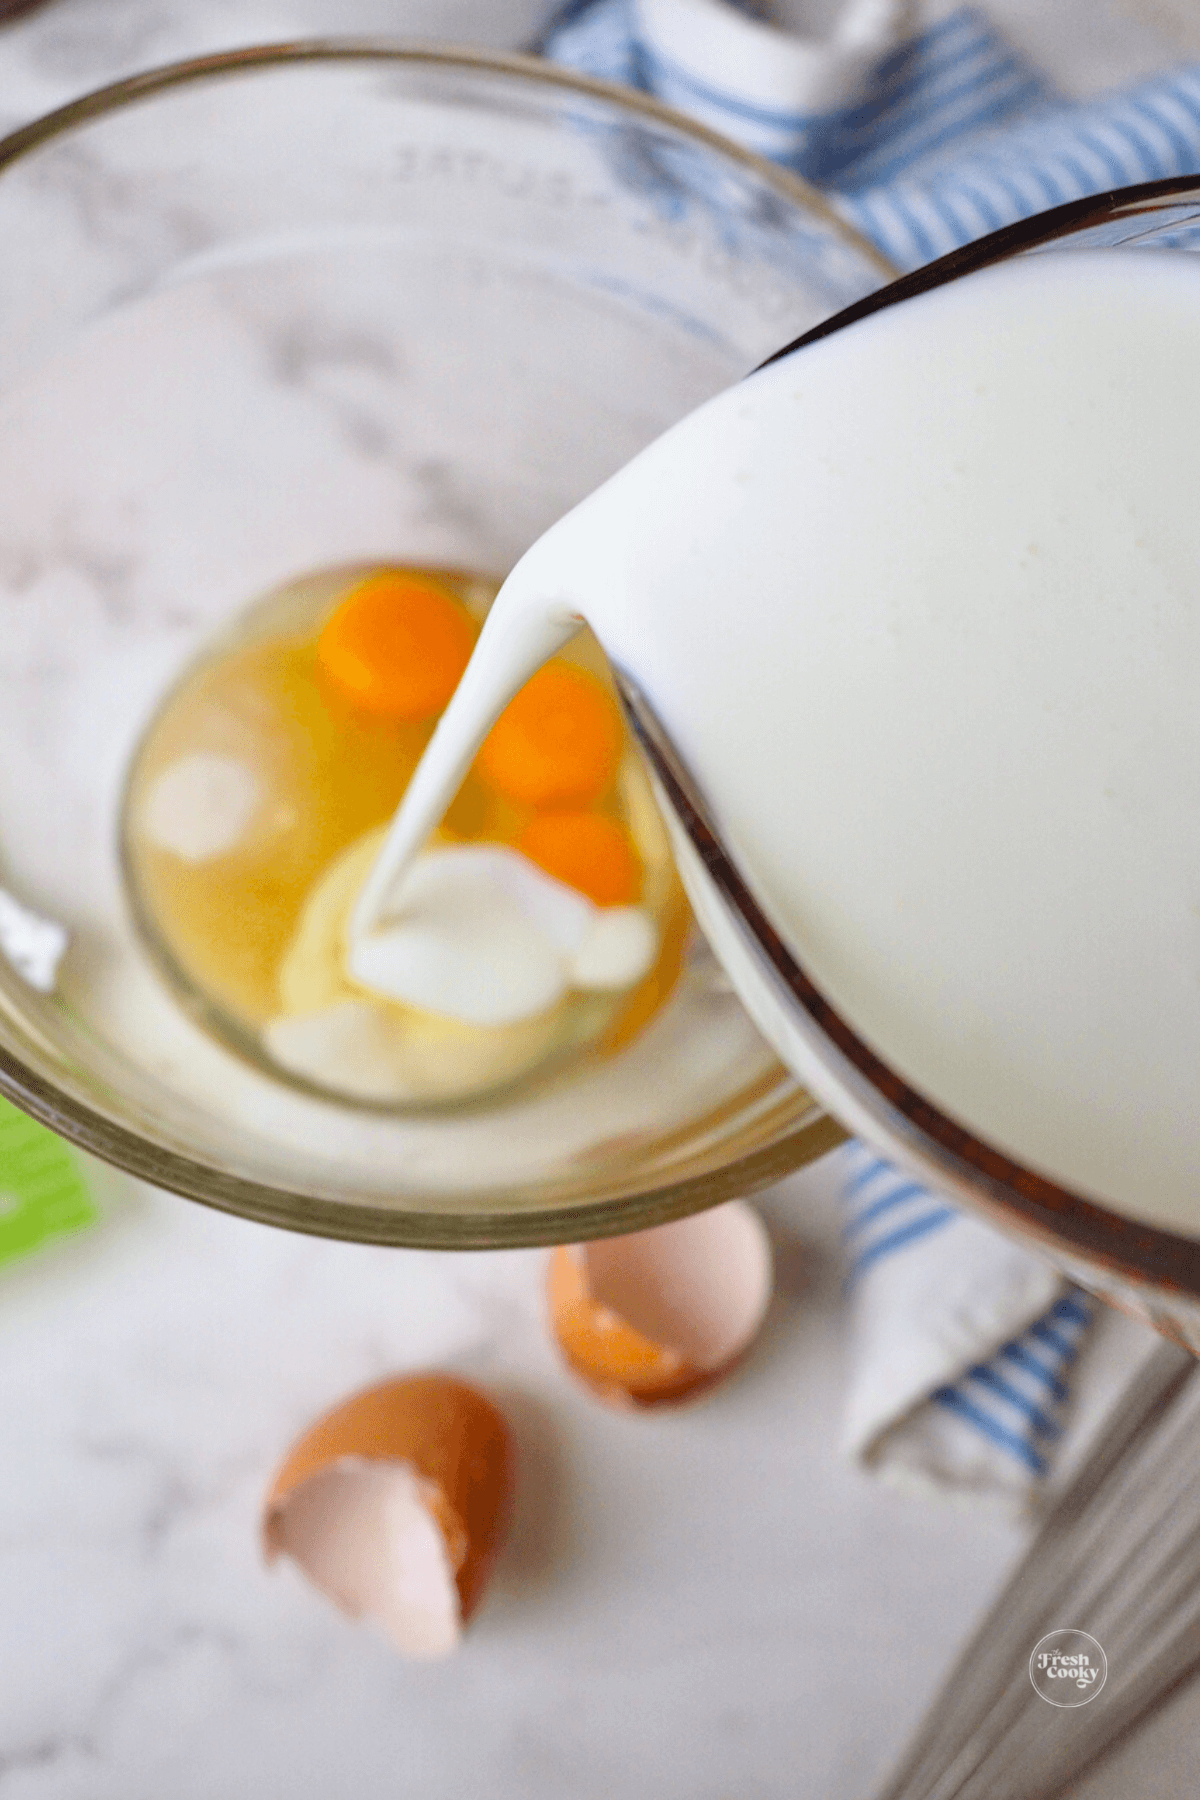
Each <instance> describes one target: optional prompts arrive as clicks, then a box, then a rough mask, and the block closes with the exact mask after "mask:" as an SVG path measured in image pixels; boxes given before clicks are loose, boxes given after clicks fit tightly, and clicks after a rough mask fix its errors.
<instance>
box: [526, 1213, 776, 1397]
mask: <svg viewBox="0 0 1200 1800" xmlns="http://www.w3.org/2000/svg"><path fill="white" fill-rule="evenodd" d="M771 1280H772V1274H771V1247H770V1240H769V1239H768V1237H767V1233H766V1228H765V1227H764V1225H763V1223H762V1220H761V1219H760V1218H759V1216H758V1214H757V1213H756V1212H755V1211H754V1209H753V1208H752V1207H750V1206H747V1205H746V1203H745V1201H742V1200H731V1201H729V1202H727V1204H726V1205H724V1206H718V1207H714V1208H713V1209H712V1210H711V1211H710V1212H705V1213H696V1214H694V1215H693V1216H692V1217H690V1218H687V1219H676V1220H674V1221H673V1222H672V1223H671V1224H669V1225H656V1226H653V1227H652V1228H651V1229H650V1230H648V1231H636V1232H632V1233H630V1234H629V1235H627V1236H625V1237H613V1238H602V1239H599V1240H598V1241H597V1242H595V1243H592V1244H571V1245H562V1246H560V1247H559V1248H558V1249H557V1250H555V1251H554V1252H553V1254H552V1255H551V1258H550V1264H549V1268H548V1270H547V1276H546V1293H547V1300H548V1303H549V1309H550V1322H551V1328H552V1330H553V1333H554V1336H555V1339H556V1340H557V1342H558V1346H559V1348H560V1350H561V1351H562V1353H563V1356H564V1357H565V1359H566V1361H567V1363H568V1365H569V1367H570V1368H571V1369H572V1370H573V1372H574V1373H575V1374H576V1375H577V1376H578V1377H579V1379H580V1380H581V1381H583V1382H585V1383H586V1384H587V1386H588V1387H589V1388H590V1389H591V1390H592V1392H593V1393H595V1394H597V1395H598V1396H599V1397H600V1398H601V1399H602V1400H605V1401H607V1402H608V1404H609V1405H612V1406H623V1407H652V1406H662V1405H669V1404H671V1403H672V1402H678V1401H682V1400H691V1399H698V1398H699V1396H700V1395H701V1394H702V1393H704V1392H706V1391H707V1390H708V1389H709V1388H711V1387H714V1386H715V1385H716V1384H717V1382H719V1381H723V1380H724V1379H725V1377H726V1376H727V1375H728V1374H729V1373H730V1372H731V1371H732V1370H733V1369H734V1368H735V1367H736V1366H737V1364H738V1363H739V1362H740V1361H741V1359H742V1357H743V1356H744V1355H745V1354H746V1351H747V1349H748V1348H749V1346H750V1344H751V1342H752V1341H753V1339H754V1337H755V1335H756V1334H757V1332H758V1329H759V1326H760V1325H761V1324H762V1321H763V1317H764V1315H765V1313H766V1310H767V1305H768V1303H769V1301H770V1297H771Z"/></svg>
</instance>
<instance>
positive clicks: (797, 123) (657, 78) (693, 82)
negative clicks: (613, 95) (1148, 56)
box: [541, 0, 1200, 269]
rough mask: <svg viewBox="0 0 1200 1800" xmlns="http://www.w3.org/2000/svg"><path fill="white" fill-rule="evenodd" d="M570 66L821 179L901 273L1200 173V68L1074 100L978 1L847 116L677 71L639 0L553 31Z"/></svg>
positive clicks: (905, 58) (602, 2)
mask: <svg viewBox="0 0 1200 1800" xmlns="http://www.w3.org/2000/svg"><path fill="white" fill-rule="evenodd" d="M541 47H542V48H543V49H544V50H545V51H546V53H547V54H548V55H551V56H553V57H555V58H556V59H557V60H558V61H561V62H565V63H569V64H570V65H571V66H572V67H573V68H577V69H582V70H584V71H585V72H586V73H588V74H592V75H598V76H601V77H602V78H604V79H607V80H610V81H618V82H624V83H626V84H628V85H630V86H633V87H639V88H642V89H644V90H645V91H647V92H650V93H653V94H656V95H657V96H658V97H659V98H660V99H663V100H666V101H667V102H668V103H669V104H671V105H674V106H678V107H679V108H680V109H681V110H683V111H689V112H692V113H694V114H696V115H697V116H699V117H702V118H703V119H704V121H705V123H706V124H709V125H712V126H713V127H714V128H715V129H716V130H719V131H723V132H725V133H726V134H727V135H728V136H730V137H734V138H737V139H738V140H739V141H740V142H742V143H745V144H746V145H747V146H748V147H749V148H751V149H753V150H757V151H758V152H759V153H760V154H761V155H764V156H771V157H774V158H775V159H776V160H777V161H780V162H782V163H785V164H786V165H787V166H788V167H789V168H792V169H795V170H796V172H797V173H798V174H800V175H804V176H805V177H807V179H808V180H810V181H814V182H816V183H817V184H818V186H820V187H822V188H824V189H825V190H826V192H827V193H828V195H829V197H830V198H831V199H834V200H836V201H837V202H838V204H839V206H840V208H841V210H842V211H843V212H844V213H845V214H846V216H847V217H848V218H849V219H850V220H851V221H852V222H853V223H854V224H855V225H857V226H858V227H859V229H860V230H861V231H863V232H864V233H865V234H866V235H867V236H868V237H870V238H873V239H874V241H875V242H876V243H877V244H878V245H879V247H880V248H881V249H882V250H884V251H885V252H886V253H887V255H888V256H890V257H891V258H892V260H893V261H894V262H895V263H897V264H898V265H899V266H900V267H901V268H904V269H910V268H916V267H918V266H919V265H920V264H921V263H924V262H929V261H930V260H931V259H932V258H933V257H935V256H940V255H942V254H943V253H944V252H945V251H947V250H951V249H954V248H955V246H957V245H959V244H965V243H969V242H970V241H971V239H972V238H976V237H981V236H982V235H983V234H984V233H985V232H988V231H994V230H996V229H997V228H998V227H999V226H1001V225H1007V224H1010V223H1011V222H1012V221H1013V220H1014V219H1019V218H1024V217H1025V216H1026V215H1028V214H1029V213H1034V212H1040V211H1042V210H1043V209H1044V208H1046V207H1048V206H1056V205H1058V204H1059V202H1061V201H1064V200H1074V199H1078V198H1079V197H1080V196H1082V195H1084V194H1095V193H1100V192H1102V191H1103V190H1104V189H1106V188H1110V187H1121V186H1123V185H1125V184H1127V183H1130V182H1137V181H1152V180H1156V179H1157V178H1159V177H1160V176H1167V175H1186V174H1192V173H1194V172H1196V171H1197V170H1200V67H1191V68H1182V69H1173V70H1171V71H1169V72H1168V73H1166V74H1162V75H1157V76H1154V77H1152V78H1151V79H1150V80H1148V81H1144V82H1141V83H1139V84H1138V85H1137V86H1136V87H1134V88H1131V89H1129V90H1128V91H1126V92H1123V93H1119V94H1110V95H1106V96H1104V97H1103V98H1101V99H1098V100H1089V101H1073V100H1066V99H1064V98H1063V97H1062V96H1060V95H1059V94H1057V93H1056V92H1055V90H1054V89H1053V87H1052V86H1051V84H1050V83H1049V82H1047V81H1046V80H1045V79H1044V77H1043V76H1042V75H1041V74H1040V73H1039V71H1038V70H1037V69H1035V68H1034V67H1033V66H1032V65H1031V64H1030V63H1029V62H1027V61H1026V59H1025V58H1024V57H1022V56H1021V55H1020V54H1018V52H1017V51H1015V50H1013V49H1012V47H1011V46H1010V45H1008V44H1007V43H1005V41H1004V40H1003V38H1001V37H1000V36H999V35H998V34H997V33H996V31H995V30H994V29H993V28H992V26H991V25H990V24H989V23H988V21H987V20H986V19H985V18H983V17H982V16H981V15H980V14H979V13H977V12H974V11H973V10H971V9H970V8H963V9H962V10H961V11H958V12H955V13H952V14H951V15H950V16H949V17H948V18H945V19H942V20H939V21H938V23H937V24H935V25H933V26H931V27H930V28H929V29H928V30H927V31H924V32H922V33H920V34H919V35H918V36H916V37H914V38H912V39H910V40H909V41H908V42H907V43H905V44H902V45H901V46H900V47H899V48H898V49H896V50H894V51H892V52H890V53H889V54H888V55H887V56H886V57H884V58H883V59H882V61H881V62H880V64H879V66H878V68H877V70H876V72H875V77H874V80H873V81H872V82H871V83H870V85H869V88H868V90H867V91H866V92H865V93H864V94H863V95H862V96H861V97H860V98H859V100H858V101H857V103H856V104H855V105H853V106H850V107H847V108H845V109H843V110H842V111H839V112H836V113H831V114H825V115H822V116H814V115H812V114H807V115H806V114H800V113H791V114H788V113H781V112H771V111H768V110H766V109H764V108H761V107H757V106H752V105H747V104H746V102H745V101H744V100H743V99H741V98H740V97H739V95H738V93H737V91H736V86H735V85H734V72H732V71H726V76H725V80H724V82H723V83H721V84H718V83H714V82H713V81H711V80H704V79H701V78H698V77H697V76H696V75H695V74H694V73H693V72H692V71H690V70H683V69H680V68H679V67H678V66H677V64H675V63H673V62H672V60H671V59H669V58H667V57H665V56H664V55H663V54H662V53H661V52H660V51H659V50H657V49H656V47H655V46H654V45H653V44H652V43H647V42H646V41H645V38H644V34H643V33H642V32H641V31H640V30H639V28H638V16H637V11H636V6H635V3H634V0H575V3H574V4H572V5H570V6H568V7H567V8H566V9H565V11H564V12H563V13H561V14H560V15H559V16H558V19H557V21H556V22H555V23H554V24H552V25H551V26H550V28H549V29H548V31H547V32H546V33H545V34H544V35H543V38H542V40H541Z"/></svg>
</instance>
